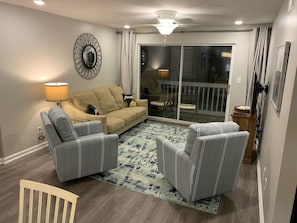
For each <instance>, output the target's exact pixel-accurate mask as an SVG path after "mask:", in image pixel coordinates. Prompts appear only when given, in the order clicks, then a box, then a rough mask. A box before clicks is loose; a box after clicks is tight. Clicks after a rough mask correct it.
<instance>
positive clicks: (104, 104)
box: [94, 87, 120, 115]
mask: <svg viewBox="0 0 297 223" xmlns="http://www.w3.org/2000/svg"><path fill="white" fill-rule="evenodd" d="M94 92H95V94H96V97H97V100H98V103H99V113H100V111H101V114H103V115H105V114H107V113H109V112H112V111H115V110H119V109H120V107H119V105H118V104H117V102H116V100H115V98H114V97H113V96H112V94H111V92H110V90H109V87H100V88H97V89H95V90H94Z"/></svg>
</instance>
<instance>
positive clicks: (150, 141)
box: [92, 121, 221, 214]
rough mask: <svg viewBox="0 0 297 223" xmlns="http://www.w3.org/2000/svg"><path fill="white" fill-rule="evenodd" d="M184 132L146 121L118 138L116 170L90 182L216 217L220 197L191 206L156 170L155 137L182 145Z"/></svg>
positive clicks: (185, 129)
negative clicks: (132, 192)
mask: <svg viewBox="0 0 297 223" xmlns="http://www.w3.org/2000/svg"><path fill="white" fill-rule="evenodd" d="M187 132H188V130H187V128H185V127H178V126H174V125H167V124H161V123H156V122H149V121H148V122H147V123H141V124H139V125H137V126H136V127H134V128H132V129H130V130H129V131H127V132H125V133H124V134H122V135H121V137H120V139H119V151H118V153H119V154H118V155H119V156H118V167H117V168H116V169H113V170H109V171H106V172H104V173H101V174H98V175H94V176H92V178H94V179H96V180H100V181H103V182H107V183H110V184H114V185H118V186H121V187H124V188H126V189H130V190H133V191H136V192H140V193H143V194H146V195H150V196H153V197H156V198H159V199H162V200H165V201H168V202H172V203H175V204H179V205H184V206H186V207H190V208H194V209H196V210H199V211H203V212H207V213H210V214H217V211H218V207H219V204H220V199H221V197H220V196H215V197H212V198H209V199H204V200H200V201H197V202H194V203H189V202H186V200H185V199H184V198H183V197H182V195H181V194H180V193H179V192H178V191H177V190H176V189H175V188H174V187H172V186H171V185H170V184H169V183H168V182H167V181H166V180H165V179H164V177H163V175H162V173H160V172H159V170H158V167H157V163H156V162H157V153H156V140H155V138H156V136H158V135H159V136H163V137H165V138H167V139H169V140H170V141H172V142H173V143H185V140H186V138H185V137H186V135H187Z"/></svg>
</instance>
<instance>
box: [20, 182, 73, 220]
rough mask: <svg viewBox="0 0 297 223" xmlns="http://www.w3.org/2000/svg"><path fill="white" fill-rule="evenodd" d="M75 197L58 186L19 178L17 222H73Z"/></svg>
mask: <svg viewBox="0 0 297 223" xmlns="http://www.w3.org/2000/svg"><path fill="white" fill-rule="evenodd" d="M77 199H78V196H77V195H76V194H74V193H71V192H69V191H66V190H63V189H60V188H58V187H54V186H50V185H47V184H43V183H38V182H34V181H29V180H21V181H20V198H19V223H23V222H29V223H31V222H54V223H56V222H63V223H64V222H69V223H72V222H74V217H75V211H76V203H77ZM50 219H51V220H50Z"/></svg>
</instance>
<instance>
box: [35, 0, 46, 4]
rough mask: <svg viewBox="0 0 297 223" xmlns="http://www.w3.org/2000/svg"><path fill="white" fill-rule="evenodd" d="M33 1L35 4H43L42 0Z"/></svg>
mask: <svg viewBox="0 0 297 223" xmlns="http://www.w3.org/2000/svg"><path fill="white" fill-rule="evenodd" d="M33 2H34V4H36V5H44V1H43V0H34V1H33Z"/></svg>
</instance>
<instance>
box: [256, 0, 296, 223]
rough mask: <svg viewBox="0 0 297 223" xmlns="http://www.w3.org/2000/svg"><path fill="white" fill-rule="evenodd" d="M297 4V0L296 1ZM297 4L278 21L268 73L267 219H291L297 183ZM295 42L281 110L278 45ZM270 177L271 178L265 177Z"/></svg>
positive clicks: (264, 189)
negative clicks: (277, 104)
mask: <svg viewBox="0 0 297 223" xmlns="http://www.w3.org/2000/svg"><path fill="white" fill-rule="evenodd" d="M295 4H296V1H295ZM296 17H297V7H296V5H295V9H294V10H293V11H292V12H291V13H290V14H289V13H288V0H285V1H284V3H283V6H282V8H281V10H280V12H279V14H278V16H277V18H276V20H275V22H274V25H273V29H272V40H271V45H270V52H269V61H268V69H267V75H268V77H269V78H268V79H269V83H270V92H269V99H268V100H267V113H266V115H265V117H266V118H265V120H264V121H265V124H264V131H263V139H262V144H261V155H260V169H261V183H262V192H263V205H264V219H265V222H268V223H270V222H273V223H279V222H289V221H290V216H291V211H292V206H293V200H294V195H295V189H296V185H297V171H296V170H297V162H296V158H297V149H296V145H297V137H296V133H297V100H296V97H297V80H296V67H297V45H296V40H297V19H296ZM285 41H290V42H291V51H290V58H289V63H288V68H287V74H286V81H285V88H284V94H283V101H282V106H281V111H280V113H279V114H278V113H277V112H276V111H275V109H274V107H273V105H272V103H271V96H272V91H273V84H274V71H275V64H276V55H277V49H278V47H279V46H280V45H281V44H283V43H284V42H285ZM265 178H266V179H267V182H266V181H265Z"/></svg>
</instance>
